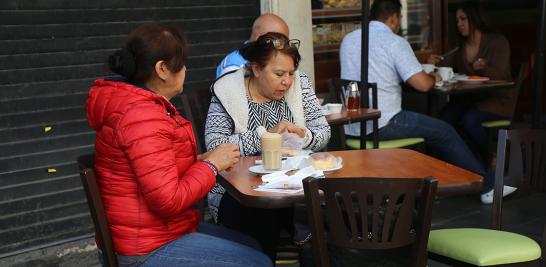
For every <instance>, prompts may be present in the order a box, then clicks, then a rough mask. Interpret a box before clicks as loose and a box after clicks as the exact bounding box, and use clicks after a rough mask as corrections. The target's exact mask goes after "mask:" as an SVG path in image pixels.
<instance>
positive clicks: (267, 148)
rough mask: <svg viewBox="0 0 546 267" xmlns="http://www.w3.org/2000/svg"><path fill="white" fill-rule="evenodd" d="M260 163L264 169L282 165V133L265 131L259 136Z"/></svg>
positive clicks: (278, 167) (277, 167)
mask: <svg viewBox="0 0 546 267" xmlns="http://www.w3.org/2000/svg"><path fill="white" fill-rule="evenodd" d="M260 144H261V146H262V163H263V168H264V169H265V170H278V169H280V168H281V167H282V154H281V147H282V135H280V134H278V133H270V132H265V133H264V134H263V135H262V137H261V138H260Z"/></svg>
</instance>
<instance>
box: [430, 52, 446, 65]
mask: <svg viewBox="0 0 546 267" xmlns="http://www.w3.org/2000/svg"><path fill="white" fill-rule="evenodd" d="M442 60H443V58H442V57H441V56H439V55H434V54H431V55H430V56H428V59H427V63H428V64H434V65H436V64H438V63H440V61H442Z"/></svg>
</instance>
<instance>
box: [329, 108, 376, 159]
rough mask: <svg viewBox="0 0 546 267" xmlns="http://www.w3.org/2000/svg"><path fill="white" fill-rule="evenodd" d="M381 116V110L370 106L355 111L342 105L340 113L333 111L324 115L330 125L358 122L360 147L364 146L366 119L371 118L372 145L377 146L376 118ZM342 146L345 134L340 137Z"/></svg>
mask: <svg viewBox="0 0 546 267" xmlns="http://www.w3.org/2000/svg"><path fill="white" fill-rule="evenodd" d="M379 117H381V111H379V110H378V109H372V108H359V109H358V110H356V111H347V108H346V107H343V108H342V110H341V112H340V113H333V114H330V115H328V116H326V121H327V122H328V124H330V125H331V126H342V125H345V124H350V123H356V122H360V144H361V145H360V147H361V148H363V149H365V148H366V145H365V144H366V134H365V133H366V132H367V123H366V122H367V121H369V120H373V147H374V148H379V135H378V133H377V128H378V120H379ZM341 139H342V140H341V142H342V147H343V145H344V144H345V136H344V135H342V138H341Z"/></svg>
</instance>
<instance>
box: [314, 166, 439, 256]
mask: <svg viewBox="0 0 546 267" xmlns="http://www.w3.org/2000/svg"><path fill="white" fill-rule="evenodd" d="M437 184H438V182H437V181H436V180H435V179H433V178H431V177H428V178H425V179H423V178H412V179H408V178H335V179H334V178H332V179H314V178H306V179H305V180H304V182H303V187H304V190H305V199H306V202H307V207H308V212H309V220H310V225H311V231H312V235H313V256H314V259H315V263H316V265H317V266H330V259H329V253H328V246H327V244H330V245H334V246H337V247H341V248H352V249H370V250H377V249H393V248H400V247H404V246H408V245H412V249H411V250H412V265H413V266H425V263H426V246H427V242H428V234H429V231H430V222H431V213H432V203H433V199H434V195H435V194H436V189H437ZM319 190H322V192H323V193H324V198H323V200H324V201H322V200H321V198H320V194H319ZM323 211H324V213H325V216H324V217H323ZM324 219H325V220H326V224H327V225H328V226H329V227H325V222H324Z"/></svg>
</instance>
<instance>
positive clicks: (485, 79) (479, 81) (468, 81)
mask: <svg viewBox="0 0 546 267" xmlns="http://www.w3.org/2000/svg"><path fill="white" fill-rule="evenodd" d="M459 81H460V82H464V83H481V82H485V81H489V78H488V77H482V78H481V79H469V78H468V77H461V78H459Z"/></svg>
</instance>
